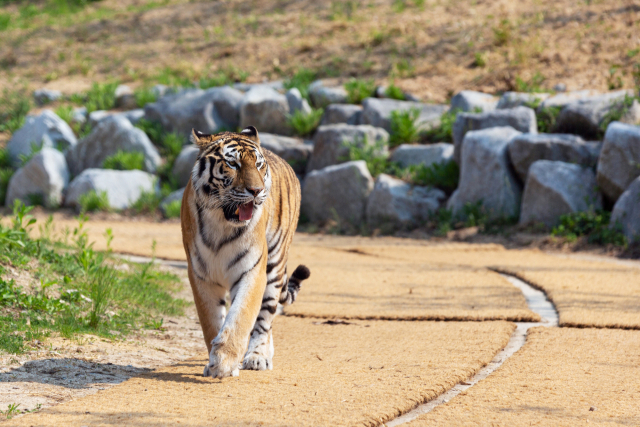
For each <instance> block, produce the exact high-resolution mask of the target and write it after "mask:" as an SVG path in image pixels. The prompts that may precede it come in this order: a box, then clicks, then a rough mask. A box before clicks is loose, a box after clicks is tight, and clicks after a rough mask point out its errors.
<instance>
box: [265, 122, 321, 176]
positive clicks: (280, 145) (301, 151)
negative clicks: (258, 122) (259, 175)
mask: <svg viewBox="0 0 640 427" xmlns="http://www.w3.org/2000/svg"><path fill="white" fill-rule="evenodd" d="M260 145H261V146H262V147H263V148H266V149H267V150H269V151H271V152H272V153H274V154H276V155H278V156H280V157H282V158H283V159H284V160H286V161H287V163H289V165H291V168H292V169H293V170H294V172H295V173H297V174H303V173H304V172H305V170H306V169H307V162H308V160H309V157H310V156H311V153H312V152H313V144H305V143H304V142H302V141H301V140H299V139H296V138H290V137H288V136H281V135H274V134H271V133H266V132H262V133H260Z"/></svg>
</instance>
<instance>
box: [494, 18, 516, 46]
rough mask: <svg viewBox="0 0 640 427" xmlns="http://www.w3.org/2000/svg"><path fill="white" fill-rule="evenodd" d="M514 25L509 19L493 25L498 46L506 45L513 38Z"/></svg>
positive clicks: (495, 41)
mask: <svg viewBox="0 0 640 427" xmlns="http://www.w3.org/2000/svg"><path fill="white" fill-rule="evenodd" d="M511 32H512V25H511V22H509V20H508V19H503V20H501V21H500V23H499V24H498V25H497V26H495V27H493V39H494V43H495V45H496V46H504V45H506V44H508V43H509V41H510V40H511Z"/></svg>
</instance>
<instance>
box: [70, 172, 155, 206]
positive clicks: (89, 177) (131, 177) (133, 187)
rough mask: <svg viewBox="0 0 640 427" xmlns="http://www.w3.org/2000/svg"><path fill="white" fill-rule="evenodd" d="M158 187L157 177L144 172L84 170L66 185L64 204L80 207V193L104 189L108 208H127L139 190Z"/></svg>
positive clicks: (138, 195) (139, 192) (138, 193)
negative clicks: (67, 186)
mask: <svg viewBox="0 0 640 427" xmlns="http://www.w3.org/2000/svg"><path fill="white" fill-rule="evenodd" d="M157 190H158V189H157V179H156V177H155V176H154V175H152V174H150V173H147V172H143V171H138V170H133V171H118V170H110V169H86V170H84V171H83V172H82V173H81V174H80V175H78V176H77V177H75V178H74V179H73V181H71V183H70V184H69V188H68V189H67V194H66V196H65V202H64V205H65V206H67V207H72V208H76V209H79V208H80V197H81V196H82V195H83V194H86V193H88V192H90V191H95V192H96V193H98V194H99V193H102V192H103V191H104V192H106V193H107V197H108V199H109V205H110V206H111V208H113V209H126V208H129V207H131V205H133V204H134V203H135V202H137V201H138V199H140V196H141V195H142V193H148V192H152V191H157Z"/></svg>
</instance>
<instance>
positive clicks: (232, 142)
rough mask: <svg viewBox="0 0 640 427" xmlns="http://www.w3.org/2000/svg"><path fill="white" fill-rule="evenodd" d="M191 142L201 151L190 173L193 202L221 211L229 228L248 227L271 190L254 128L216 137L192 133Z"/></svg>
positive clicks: (220, 134)
mask: <svg viewBox="0 0 640 427" xmlns="http://www.w3.org/2000/svg"><path fill="white" fill-rule="evenodd" d="M191 140H192V142H193V143H195V144H196V145H197V146H198V147H199V148H200V153H199V154H198V159H197V161H196V164H195V165H194V167H193V170H192V172H191V181H192V182H193V188H194V190H195V194H196V200H197V201H198V202H199V204H200V205H201V206H203V207H205V208H207V209H210V210H221V213H222V214H223V215H224V219H225V220H226V221H227V222H228V223H229V224H231V225H234V226H243V225H246V224H248V223H249V222H250V221H251V219H252V218H253V217H254V215H256V214H257V212H258V211H259V210H260V209H261V207H262V204H263V203H264V201H265V200H266V198H267V196H268V194H269V190H270V189H271V173H270V171H269V165H268V164H267V160H266V159H265V157H264V156H263V154H262V149H261V148H260V139H259V137H258V131H257V130H256V128H254V127H253V126H249V127H248V128H246V129H244V130H243V131H242V132H241V133H235V132H223V133H219V134H216V135H207V134H203V133H201V132H198V131H196V130H193V131H192V134H191Z"/></svg>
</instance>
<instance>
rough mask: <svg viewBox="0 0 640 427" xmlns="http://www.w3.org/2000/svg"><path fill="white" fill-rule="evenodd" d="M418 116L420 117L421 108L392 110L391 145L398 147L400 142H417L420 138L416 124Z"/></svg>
mask: <svg viewBox="0 0 640 427" xmlns="http://www.w3.org/2000/svg"><path fill="white" fill-rule="evenodd" d="M418 117H420V110H419V109H417V108H412V109H410V110H404V111H399V110H397V111H392V112H391V133H390V135H389V145H391V146H392V147H396V146H398V145H400V144H411V143H413V142H417V141H418V139H419V131H418V127H417V126H416V121H417V120H418Z"/></svg>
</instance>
